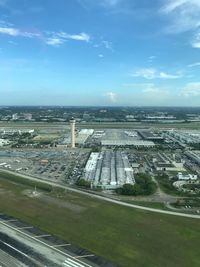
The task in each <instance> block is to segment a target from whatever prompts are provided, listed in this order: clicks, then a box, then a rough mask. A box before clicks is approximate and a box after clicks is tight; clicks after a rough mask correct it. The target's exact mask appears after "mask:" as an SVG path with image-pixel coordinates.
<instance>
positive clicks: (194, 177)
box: [177, 172, 197, 181]
mask: <svg viewBox="0 0 200 267" xmlns="http://www.w3.org/2000/svg"><path fill="white" fill-rule="evenodd" d="M177 177H178V180H184V181H190V180H191V181H196V180H197V175H195V174H183V173H182V172H179V173H178V174H177Z"/></svg>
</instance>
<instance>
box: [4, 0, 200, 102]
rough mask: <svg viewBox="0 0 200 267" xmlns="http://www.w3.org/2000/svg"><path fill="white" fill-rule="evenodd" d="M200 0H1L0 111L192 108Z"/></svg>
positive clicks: (198, 76)
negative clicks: (7, 107)
mask: <svg viewBox="0 0 200 267" xmlns="http://www.w3.org/2000/svg"><path fill="white" fill-rule="evenodd" d="M199 14H200V1H199V0H155V1H149V0H67V1H66V0H59V1H49V0H42V1H41V0H40V1H39V0H34V1H28V0H18V1H14V0H0V62H1V65H0V94H1V96H0V106H1V105H24V106H25V105H31V106H35V105H37V106H39V105H41V106H42V105H47V106H48V105H49V106H52V105H55V106H56V105H62V106H96V105H97V106H199V105H200V16H199Z"/></svg>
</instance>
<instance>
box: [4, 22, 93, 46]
mask: <svg viewBox="0 0 200 267" xmlns="http://www.w3.org/2000/svg"><path fill="white" fill-rule="evenodd" d="M1 25H3V26H1ZM8 25H9V24H8V23H5V22H4V21H0V34H5V35H9V36H13V37H18V36H21V37H27V38H41V37H42V38H41V39H43V40H44V42H45V43H46V44H47V45H52V46H59V45H61V44H63V43H64V42H66V41H67V40H75V41H83V42H89V41H90V38H91V37H90V35H89V34H87V33H84V32H82V33H80V34H68V33H66V32H43V33H37V32H28V31H23V30H21V29H18V28H15V27H11V26H8Z"/></svg>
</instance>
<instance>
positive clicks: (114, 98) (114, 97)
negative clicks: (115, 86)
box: [105, 92, 117, 103]
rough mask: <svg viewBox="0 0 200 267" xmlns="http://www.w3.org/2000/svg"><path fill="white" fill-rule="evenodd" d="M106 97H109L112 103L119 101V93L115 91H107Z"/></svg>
mask: <svg viewBox="0 0 200 267" xmlns="http://www.w3.org/2000/svg"><path fill="white" fill-rule="evenodd" d="M105 96H106V97H108V99H109V101H110V102H111V103H116V102H117V94H116V93H114V92H107V93H106V94H105Z"/></svg>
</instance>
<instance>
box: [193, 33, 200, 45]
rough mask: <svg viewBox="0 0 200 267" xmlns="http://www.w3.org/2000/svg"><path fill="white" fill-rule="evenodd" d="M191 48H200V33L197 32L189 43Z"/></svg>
mask: <svg viewBox="0 0 200 267" xmlns="http://www.w3.org/2000/svg"><path fill="white" fill-rule="evenodd" d="M191 45H192V47H194V48H200V31H199V32H197V33H196V34H195V36H194V38H193V40H192V42H191Z"/></svg>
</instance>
